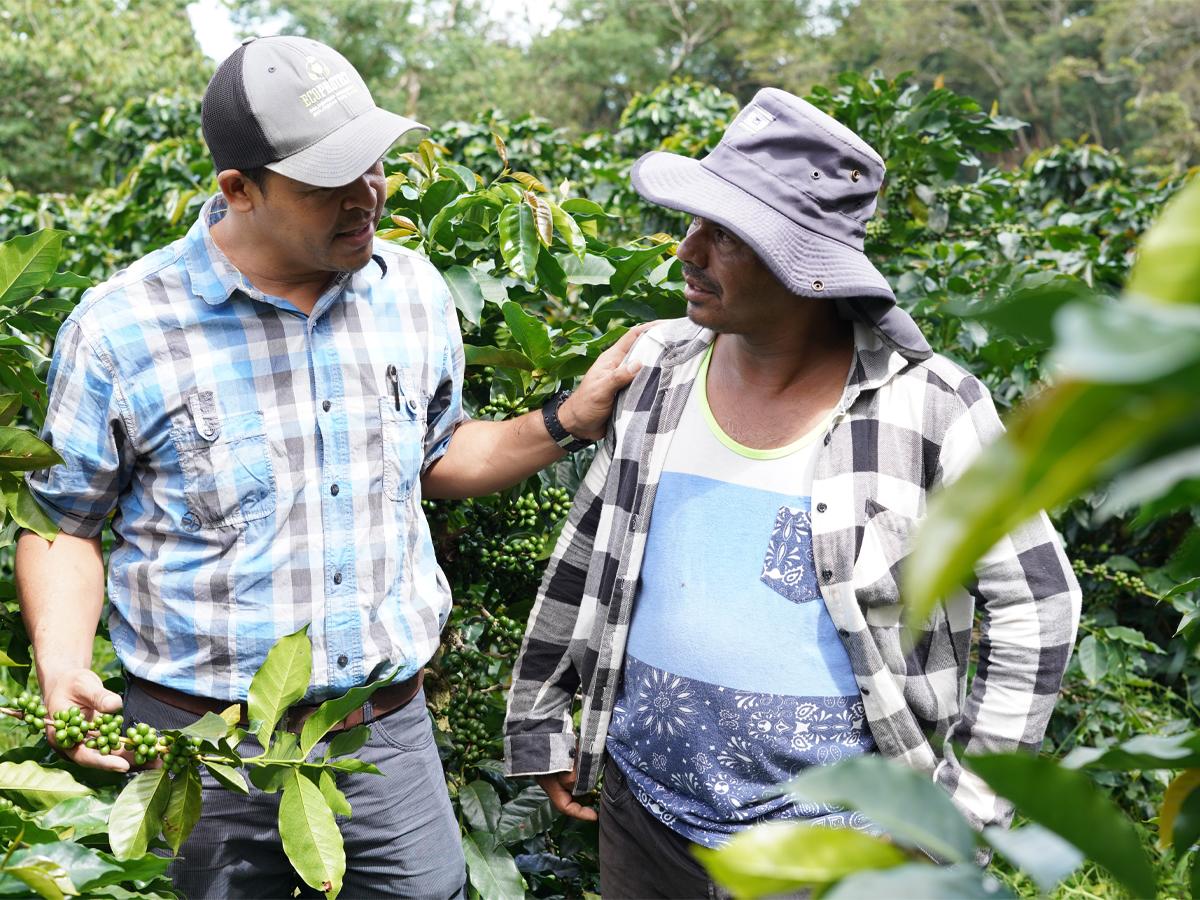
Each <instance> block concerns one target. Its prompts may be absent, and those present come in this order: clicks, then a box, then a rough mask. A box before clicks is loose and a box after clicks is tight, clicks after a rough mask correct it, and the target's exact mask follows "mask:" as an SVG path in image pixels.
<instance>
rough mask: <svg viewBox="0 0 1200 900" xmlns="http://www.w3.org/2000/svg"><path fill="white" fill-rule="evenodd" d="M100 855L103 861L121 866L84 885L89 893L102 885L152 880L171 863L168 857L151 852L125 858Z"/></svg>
mask: <svg viewBox="0 0 1200 900" xmlns="http://www.w3.org/2000/svg"><path fill="white" fill-rule="evenodd" d="M100 856H101V858H103V859H104V861H105V862H111V863H113V864H114V865H117V866H120V867H121V868H120V871H119V872H109V873H107V874H105V875H103V876H101V877H100V878H99V879H98V880H97V881H95V882H92V883H89V884H88V885H86V887H88V888H89V893H91V892H92V891H94V890H95V889H96V888H97V887H100V886H102V885H110V884H112V885H115V884H118V883H120V882H122V881H140V882H149V881H153V880H154V879H155V878H158V877H159V876H161V875H162V874H163V873H164V872H166V870H167V866H169V865H170V864H171V860H170V859H169V858H167V857H164V856H156V855H155V854H153V853H147V854H146V855H145V856H141V857H138V858H137V859H126V860H119V859H117V858H116V857H113V856H109V855H108V854H107V853H101V854H100Z"/></svg>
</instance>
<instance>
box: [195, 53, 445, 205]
mask: <svg viewBox="0 0 1200 900" xmlns="http://www.w3.org/2000/svg"><path fill="white" fill-rule="evenodd" d="M201 122H202V125H203V128H204V140H205V142H206V143H207V144H208V149H209V152H210V153H212V155H213V161H214V162H215V163H216V167H217V171H218V172H220V171H222V170H224V169H241V170H245V169H256V168H259V167H262V166H266V167H267V168H268V169H270V170H272V171H273V172H279V173H280V174H281V175H287V176H288V177H289V178H295V179H296V180H297V181H302V182H304V183H305V184H311V185H315V186H317V187H338V186H339V185H343V184H348V183H349V182H351V181H353V180H354V179H356V178H358V177H359V176H360V175H362V174H363V172H366V171H367V170H368V169H369V168H371V166H372V165H374V164H375V161H376V160H377V159H379V158H380V157H381V156H383V155H384V153H386V152H387V149H388V148H389V147H391V146H392V144H394V143H396V141H398V140H400V138H402V137H404V135H406V134H408V133H409V132H412V131H417V130H421V131H428V130H429V129H428V128H427V127H426V126H424V125H422V124H421V123H420V122H416V121H413V120H412V119H407V118H405V117H404V116H398V115H396V114H395V113H391V112H388V111H387V110H385V109H380V108H379V107H378V106H376V105H375V101H374V100H372V99H371V92H370V91H369V90H368V89H367V85H366V82H364V81H363V80H362V77H361V76H360V75H359V74H358V72H356V71H355V69H354V67H353V66H352V65H350V63H349V62H348V61H347V60H346V58H345V57H344V56H342V55H341V54H340V53H338V52H337V51H336V50H334V49H332V48H330V47H327V46H325V45H324V44H322V43H320V42H318V41H314V40H311V39H309V38H304V37H287V36H277V37H265V38H249V39H248V40H246V41H245V42H243V43H242V46H240V47H238V49H237V50H235V51H233V53H231V54H230V55H229V57H228V58H226V59H225V61H224V62H222V63H221V65H220V66H218V67H217V71H216V73H215V74H214V75H213V77H212V80H211V81H210V82H209V83H208V88H207V89H206V90H205V92H204V103H203V106H202V111H201Z"/></svg>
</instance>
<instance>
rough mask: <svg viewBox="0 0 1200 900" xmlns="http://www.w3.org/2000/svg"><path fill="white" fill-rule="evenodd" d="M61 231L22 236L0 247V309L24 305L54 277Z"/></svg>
mask: <svg viewBox="0 0 1200 900" xmlns="http://www.w3.org/2000/svg"><path fill="white" fill-rule="evenodd" d="M66 236H67V234H66V232H65V231H54V230H49V229H47V230H44V231H35V232H34V233H33V234H22V235H19V236H17V237H15V238H13V239H12V240H10V241H5V242H4V243H3V244H0V306H13V305H15V304H18V303H24V302H25V301H26V300H28V299H30V298H31V297H34V296H36V295H37V293H38V292H39V291H41V290H42V289H43V288H44V287H45V286H46V284H47V282H49V281H50V279H51V278H52V277H53V276H54V270H55V269H57V268H58V260H59V257H60V256H61V254H62V243H63V238H65V237H66Z"/></svg>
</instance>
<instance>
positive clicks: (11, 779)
mask: <svg viewBox="0 0 1200 900" xmlns="http://www.w3.org/2000/svg"><path fill="white" fill-rule="evenodd" d="M90 793H92V790H91V788H89V787H85V786H84V785H82V784H80V783H79V782H78V781H76V780H75V779H74V778H72V777H71V776H70V775H69V774H68V773H67V772H64V771H63V770H62V769H44V768H42V767H41V766H39V765H38V764H37V763H35V762H33V761H31V760H26V761H25V762H19V763H17V762H0V794H3V795H4V796H6V797H9V798H10V799H14V800H20V801H21V802H22V803H24V804H25V805H26V806H29V807H32V808H34V809H49V808H50V807H52V806H55V805H57V804H59V803H61V802H62V801H64V800H67V799H69V798H71V797H83V796H85V795H87V794H90Z"/></svg>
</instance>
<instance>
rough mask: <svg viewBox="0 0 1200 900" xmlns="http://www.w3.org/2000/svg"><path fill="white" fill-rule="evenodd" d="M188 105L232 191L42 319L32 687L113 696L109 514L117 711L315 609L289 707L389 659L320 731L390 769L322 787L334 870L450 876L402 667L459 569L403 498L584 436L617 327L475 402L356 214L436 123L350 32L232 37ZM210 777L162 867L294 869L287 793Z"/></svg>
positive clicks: (250, 886)
mask: <svg viewBox="0 0 1200 900" xmlns="http://www.w3.org/2000/svg"><path fill="white" fill-rule="evenodd" d="M202 118H203V126H204V134H205V139H206V141H207V143H208V146H209V149H210V151H211V152H212V155H213V158H214V160H215V163H216V169H217V172H218V175H217V181H218V184H219V186H220V193H219V194H217V195H215V196H214V197H212V198H210V199H209V200H208V202H207V203H205V205H204V207H203V209H202V210H201V212H200V216H199V219H198V220H197V222H196V223H195V224H194V225H193V226H192V228H191V230H190V231H189V232H188V234H187V236H186V237H184V238H182V239H181V240H179V241H176V242H175V243H173V244H171V245H170V246H168V247H165V248H163V249H161V250H158V251H156V252H154V253H151V254H150V255H149V256H147V257H145V258H143V259H141V260H139V261H137V262H135V263H134V264H133V265H131V266H130V267H129V268H128V269H126V270H124V271H123V272H120V273H118V274H117V275H115V276H114V277H113V278H112V279H110V280H109V281H107V282H105V283H104V284H102V285H100V286H98V287H96V288H94V289H93V290H91V291H89V292H88V294H87V295H86V296H85V297H84V299H83V301H82V302H81V303H80V304H79V306H78V308H77V309H76V310H75V311H74V312H73V313H72V314H71V316H70V317H69V318H68V320H67V321H66V323H65V324H64V325H63V328H62V330H61V331H60V333H59V336H58V340H57V343H56V345H55V356H54V361H53V365H52V368H51V372H50V379H49V383H50V393H49V411H48V414H47V417H46V427H45V432H44V436H45V437H46V439H47V440H48V441H50V442H51V443H52V444H53V446H54V448H55V449H56V450H57V451H58V453H59V454H60V455H61V457H62V459H63V462H62V463H61V464H60V465H56V466H53V467H51V468H50V469H47V470H45V471H41V472H36V473H33V474H32V475H31V476H30V478H29V486H30V488H31V489H32V492H33V495H34V496H35V497H36V498H37V500H38V501H39V502H40V504H41V506H42V507H43V508H44V509H45V511H46V513H47V514H48V515H49V516H50V517H51V518H52V519H53V520H54V521H55V522H56V523H57V525H58V527H59V529H60V533H59V536H58V537H57V538H56V539H55V540H54V541H53V543H49V542H47V541H45V540H43V539H42V538H40V537H38V536H36V535H33V534H25V535H23V536H22V537H21V540H20V544H19V549H18V559H17V572H18V586H19V591H20V595H21V604H22V611H23V613H24V615H25V619H26V622H27V624H28V626H29V631H30V634H31V636H32V639H33V643H34V646H35V649H36V658H37V666H38V678H39V682H40V684H41V685H42V689H43V691H44V693H45V698H46V705H47V706H48V707H49V708H50V709H51V710H52V711H53V710H58V709H66V708H68V707H70V706H72V705H76V706H79V707H82V708H83V709H84V710H85V712H86V713H90V712H91V711H93V710H98V711H104V712H113V711H115V710H116V709H117V708H119V707H120V706H121V698H120V697H119V696H117V695H116V694H114V693H112V692H110V691H107V690H105V688H104V687H103V686H102V684H101V682H100V679H99V677H98V676H97V675H95V674H94V673H93V672H92V671H91V670H90V664H91V656H92V641H93V637H94V634H95V630H96V625H97V621H98V618H99V615H100V612H101V607H102V602H103V598H104V569H103V563H102V556H101V546H100V537H99V535H100V532H101V530H102V528H103V526H104V523H105V522H106V521H107V520H108V518H109V517H110V515H113V514H114V513H115V515H113V531H114V535H115V538H116V540H115V543H114V545H113V549H112V554H111V558H110V560H109V569H108V583H107V587H108V596H109V599H110V601H111V612H110V619H109V626H110V633H111V635H112V640H113V645H114V647H115V649H116V652H117V655H118V656H119V658H120V660H121V662H122V664H123V665H124V667H125V669H126V670H127V672H128V676H129V677H128V679H127V681H128V692H127V695H126V697H125V715H126V717H127V718H129V719H131V720H133V721H141V722H146V723H148V724H151V725H154V726H157V727H160V728H180V727H183V726H185V725H187V724H189V723H191V722H192V721H194V720H196V719H197V718H198V717H199V716H201V715H203V714H204V713H205V712H210V711H211V712H220V711H221V710H223V709H225V708H227V707H228V706H229V705H230V704H231V703H236V702H244V701H245V700H246V697H247V689H248V687H249V684H250V680H251V678H252V677H253V676H254V674H255V672H256V671H257V670H258V669H259V667H260V666H261V665H262V663H263V661H264V659H265V657H266V654H267V652H268V651H269V650H270V648H271V647H272V646H273V645H274V644H275V642H276V641H277V640H278V639H279V638H281V637H283V636H284V635H287V634H291V633H293V632H296V631H298V630H300V629H301V628H303V627H307V629H308V636H309V638H310V639H311V640H312V644H313V657H312V678H311V682H310V686H309V690H308V692H307V695H306V696H305V698H304V699H303V701H302V705H301V706H299V707H295V708H293V709H292V710H291V711H289V712H288V713H287V715H286V719H285V721H286V722H287V723H289V727H290V728H292V729H296V728H298V727H299V725H300V724H302V722H303V721H304V718H305V715H306V712H308V711H311V709H312V704H315V703H317V702H320V701H322V700H324V699H327V698H329V697H333V696H338V695H341V694H343V693H345V692H346V691H347V690H348V689H350V688H353V687H356V686H358V685H362V684H364V683H367V682H369V681H371V680H373V679H374V678H375V677H377V676H379V675H381V674H387V673H391V672H395V679H394V681H393V682H392V683H391V684H390V685H389V686H388V687H385V688H383V689H381V690H379V691H377V692H376V693H375V694H373V695H372V697H371V699H370V701H369V702H368V703H366V704H365V705H363V706H361V707H359V708H358V709H355V710H353V711H352V712H351V713H350V714H349V715H348V716H347V717H346V719H345V720H343V721H342V722H340V723H338V724H337V725H335V726H334V728H333V730H332V732H331V733H330V734H329V735H328V736H327V737H326V738H325V739H324V740H322V741H321V742H320V743H319V744H318V745H317V746H316V747H315V748H314V750H313V752H314V753H315V754H317V755H318V756H319V755H321V754H324V753H325V752H326V751H327V750H328V749H329V745H330V742H331V741H332V740H334V739H336V738H337V737H338V735H339V734H343V733H344V732H345V731H346V730H347V729H349V728H352V727H354V726H357V725H359V724H364V723H365V724H367V725H369V726H370V737H369V740H368V741H367V743H366V745H365V746H364V747H362V749H361V750H360V751H358V754H357V755H359V756H360V757H361V758H362V759H364V760H365V761H367V762H369V763H373V764H375V765H377V766H378V767H379V769H380V770H381V771H382V772H383V773H384V777H383V778H372V777H357V778H350V779H347V780H346V781H345V782H344V783H342V782H339V784H338V787H339V788H340V789H341V790H342V791H343V792H344V793H345V795H346V797H347V799H348V800H349V803H350V806H351V807H352V810H353V817H352V818H350V819H348V820H346V821H344V822H343V823H342V826H341V827H342V831H343V836H344V840H345V848H346V852H347V856H348V868H347V872H346V877H345V882H344V890H343V893H344V895H345V896H352V897H362V896H377V895H388V896H411V897H431V898H432V897H449V896H453V895H458V894H460V892H461V890H462V887H463V883H464V880H465V878H464V866H463V856H462V850H461V845H460V841H459V833H458V824H457V822H456V821H455V818H454V815H453V813H452V811H451V807H450V803H449V798H448V796H447V793H446V786H445V781H444V776H443V773H442V768H441V764H440V761H439V758H438V753H437V749H436V747H435V746H434V742H433V734H432V732H431V729H430V724H429V720H428V715H427V713H426V707H425V702H424V697H423V694H422V693H421V682H420V675H419V673H420V671H421V668H422V667H423V666H424V665H425V663H426V662H427V661H428V660H429V658H430V657H431V656H432V654H433V652H434V650H435V649H436V648H437V645H438V640H439V632H440V630H441V626H442V625H443V623H444V622H445V620H446V617H447V614H448V612H449V607H450V596H449V590H448V586H447V582H446V578H445V576H444V575H443V573H442V571H441V570H440V568H439V567H438V564H437V561H436V560H435V559H434V553H433V546H432V543H431V540H430V534H429V527H428V523H427V522H426V520H425V517H424V515H423V514H422V511H421V498H422V496H426V497H429V496H468V495H476V494H483V493H489V492H491V491H494V490H497V489H499V488H501V487H504V486H507V485H509V484H512V483H515V482H517V481H520V480H521V479H523V478H525V477H527V476H528V475H530V474H532V473H533V472H535V471H536V470H537V469H539V468H541V467H542V466H545V465H547V464H549V463H550V462H552V461H554V460H556V459H558V458H560V457H561V456H562V452H563V447H566V448H567V449H573V448H575V447H576V446H578V445H579V444H580V443H581V442H580V441H578V440H575V438H576V437H579V438H591V437H599V436H601V435H602V434H603V432H604V429H605V427H606V423H607V420H608V416H609V410H610V408H611V401H612V397H613V395H614V394H615V393H616V391H617V390H619V389H620V388H621V387H623V386H624V385H626V384H627V383H628V382H629V380H630V379H631V378H632V376H633V373H632V371H630V370H627V369H624V368H622V367H621V366H620V363H621V361H622V359H623V356H624V351H625V349H626V347H627V345H628V344H631V343H632V340H633V338H632V337H630V338H629V340H628V341H626V342H625V344H618V345H617V346H616V347H615V348H614V349H613V351H612V352H611V353H609V354H607V355H605V356H602V357H601V359H600V360H599V361H598V362H597V364H596V365H595V366H594V367H593V369H592V372H590V373H589V374H588V376H587V377H586V378H585V379H584V382H583V384H582V385H581V386H580V389H579V390H578V391H577V392H576V393H575V395H573V396H572V397H571V398H570V400H569V401H568V402H563V398H558V399H557V400H556V401H553V402H552V403H551V404H550V406H549V407H548V409H547V410H544V411H542V412H541V413H531V414H529V415H527V416H523V417H521V418H519V419H515V420H512V421H510V422H504V423H498V422H471V421H466V420H465V417H464V415H463V410H462V402H461V385H462V377H463V352H462V344H461V337H460V335H459V333H458V324H457V318H456V314H455V310H454V305H453V303H452V302H451V299H450V295H449V293H448V291H447V289H446V286H445V284H444V282H443V281H442V279H441V278H440V276H439V275H438V273H437V272H436V270H435V269H434V268H433V267H432V266H431V265H430V264H429V263H428V261H426V260H425V259H424V258H422V257H420V256H419V255H417V254H414V253H411V252H407V251H405V250H402V249H399V248H396V247H394V246H390V245H387V244H383V243H377V242H376V241H375V240H374V232H375V227H376V225H377V223H378V222H379V220H380V216H381V215H382V212H383V203H384V199H385V193H386V185H385V181H384V177H383V168H382V165H381V163H380V159H381V157H382V156H383V155H384V153H385V152H386V151H387V150H388V148H389V147H390V146H391V145H392V144H393V143H395V142H396V141H397V140H399V139H400V138H402V137H403V136H404V135H406V134H409V133H411V132H413V131H418V130H423V129H424V126H422V125H419V124H418V123H416V122H414V121H412V120H410V119H406V118H403V117H402V116H397V115H394V114H392V113H390V112H387V111H385V110H382V109H379V108H378V107H376V106H375V104H374V103H373V102H372V100H371V96H370V93H369V92H368V90H367V86H366V85H365V84H364V83H363V81H362V79H361V78H360V77H359V75H358V73H357V72H355V71H354V69H353V67H351V66H350V64H349V63H348V62H347V61H346V60H345V59H344V58H343V57H342V56H341V55H340V54H338V53H336V52H335V51H333V50H331V49H330V48H329V47H326V46H324V45H322V44H319V43H317V42H315V41H311V40H307V39H305V38H292V37H272V38H263V39H258V40H251V41H247V42H246V43H245V44H244V45H243V46H242V47H240V48H239V49H238V50H237V51H235V52H234V53H233V54H232V55H231V56H230V57H229V58H228V59H227V60H225V61H224V62H223V63H222V64H221V65H220V67H219V68H218V69H217V72H216V74H215V75H214V76H213V79H212V81H211V83H210V84H209V87H208V90H207V91H206V93H205V97H204V104H203V117H202ZM243 716H245V708H244V706H243ZM255 749H256V747H255V743H254V741H253V739H252V738H250V739H247V741H246V742H245V743H244V744H243V745H242V750H243V753H244V754H245V755H252V754H253V753H254V752H255ZM68 753H69V755H70V756H72V757H73V758H74V759H75V760H76V761H77V762H80V763H82V764H84V765H93V766H98V767H102V768H108V769H113V770H121V771H123V770H127V769H128V768H129V764H130V759H129V758H126V757H124V756H122V755H120V754H114V755H100V754H99V753H98V752H97V751H96V750H94V749H88V748H86V747H82V746H80V747H76V748H74V749H72V750H70V751H69V752H68ZM203 786H204V815H203V818H202V819H201V821H200V823H199V825H198V826H197V827H196V829H195V831H193V832H192V835H191V837H190V838H189V839H188V841H187V842H186V843H185V844H184V845H183V848H182V851H181V854H180V856H179V857H178V858H177V860H176V861H175V862H174V863H173V865H172V868H171V870H170V874H171V876H172V878H173V880H174V884H175V886H176V888H177V889H179V890H180V891H181V892H182V893H183V894H185V895H187V896H189V897H200V896H212V897H232V896H256V897H263V896H291V894H292V892H293V888H294V887H296V886H297V885H296V884H295V876H294V874H293V872H292V869H291V867H290V865H289V863H288V859H287V857H286V856H285V855H284V852H283V848H282V846H281V841H280V836H279V828H278V815H279V813H278V810H279V794H278V793H275V794H266V793H263V792H261V791H259V790H257V788H252V789H251V791H250V795H249V796H248V797H245V796H240V795H237V794H234V793H231V792H228V791H223V790H220V789H219V788H218V786H217V785H216V783H215V782H214V781H213V780H212V779H211V776H210V775H209V774H205V775H204V785H203Z"/></svg>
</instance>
